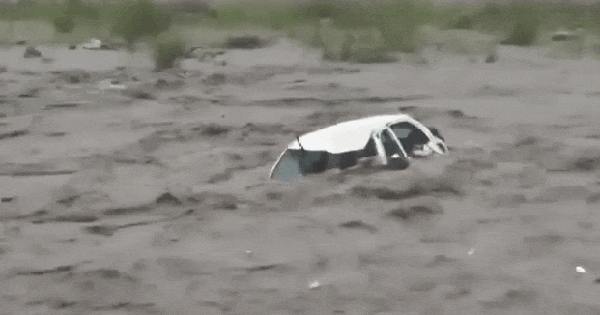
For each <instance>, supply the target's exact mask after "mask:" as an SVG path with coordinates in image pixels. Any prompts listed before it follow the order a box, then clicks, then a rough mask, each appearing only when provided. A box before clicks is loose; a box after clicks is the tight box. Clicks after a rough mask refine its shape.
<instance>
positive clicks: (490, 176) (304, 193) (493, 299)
mask: <svg viewBox="0 0 600 315" xmlns="http://www.w3.org/2000/svg"><path fill="white" fill-rule="evenodd" d="M37 48H38V49H39V50H40V51H41V52H42V53H43V54H44V55H45V56H48V58H53V59H54V60H53V61H49V60H46V61H42V60H41V59H39V58H38V59H27V60H25V59H23V49H24V47H22V46H20V48H10V49H8V48H6V49H3V50H1V51H0V60H1V62H2V63H3V64H2V65H4V66H6V72H2V73H0V116H1V117H2V118H0V197H1V198H2V200H1V202H0V315H13V314H15V315H16V314H19V315H21V314H45V315H46V314H93V315H124V314H165V315H171V314H172V315H175V314H177V315H185V314H190V315H191V314H204V315H213V314H232V315H233V314H239V315H251V314H256V315H259V314H260V315H293V314H306V315H317V314H348V315H375V314H379V315H384V314H385V315H392V314H393V315H400V314H411V315H414V314H423V315H425V314H427V315H433V314H439V315H449V314H456V315H464V314H547V315H558V314H600V124H599V123H598V122H599V121H600V75H598V74H599V73H600V62H598V61H594V60H590V59H582V60H576V61H569V60H550V59H546V58H543V57H540V56H542V54H536V53H535V49H534V48H531V49H525V48H514V47H500V48H499V52H498V55H499V56H500V58H499V59H498V60H497V61H496V62H495V63H489V64H487V63H482V62H478V63H472V62H469V61H468V60H467V59H466V58H464V59H465V60H462V59H460V58H455V57H452V58H450V57H448V59H447V61H446V59H443V58H441V59H439V60H437V61H436V62H434V63H430V64H428V65H415V64H410V63H407V62H402V61H399V62H396V63H393V64H384V65H376V64H375V65H355V64H346V63H326V62H322V61H320V60H319V58H318V56H317V57H315V56H314V53H313V52H311V51H303V50H300V48H294V46H293V45H291V44H289V43H287V44H285V45H283V44H281V45H279V46H277V45H276V46H273V47H268V48H261V49H256V50H250V51H227V52H226V53H225V54H223V55H222V56H219V58H222V59H223V60H226V61H227V65H223V64H222V63H221V64H218V63H216V62H212V61H210V62H199V61H197V60H193V59H191V60H185V61H184V62H183V63H182V66H181V67H182V68H183V69H184V70H185V71H167V72H162V73H155V72H152V68H151V67H152V62H151V60H150V59H147V60H146V59H144V57H143V56H142V55H140V56H130V55H127V54H126V53H121V52H112V51H83V50H68V49H67V48H60V47H53V46H52V47H50V46H49V47H44V46H40V47H37ZM127 58H133V59H135V60H136V62H135V63H132V64H127V65H128V66H129V67H128V68H127V69H123V68H118V69H117V67H121V66H123V65H124V64H126V63H127V62H128V61H127V60H133V59H127ZM147 58H149V57H147ZM133 77H135V79H134V78H133ZM107 80H108V81H107ZM112 81H115V82H116V83H114V84H113V85H115V84H117V83H118V84H122V85H123V88H115V87H111V84H112V83H111V82H112ZM117 81H118V82H117ZM399 113H405V114H409V115H411V116H412V117H414V118H415V119H417V120H418V121H420V122H422V123H423V124H424V125H426V126H434V127H436V128H437V129H438V130H440V132H441V133H442V135H443V136H444V139H445V142H446V144H447V146H448V149H449V153H448V154H447V155H444V156H437V157H434V158H426V159H414V160H413V161H412V163H411V165H410V167H409V168H408V169H406V170H402V171H383V170H372V169H364V168H359V167H355V168H350V169H346V170H343V171H341V170H338V169H333V170H330V171H327V172H324V173H321V174H316V175H311V176H307V177H303V178H298V179H296V180H293V181H291V182H289V183H283V182H279V181H271V180H269V178H268V176H269V171H270V169H271V166H272V164H273V163H274V162H275V160H276V159H277V157H278V156H279V154H280V153H281V152H282V151H283V150H284V149H285V148H286V146H287V145H288V144H289V143H290V142H292V141H294V140H295V139H296V137H297V136H298V135H302V134H304V133H307V132H310V131H313V130H316V129H319V128H324V127H327V126H329V125H332V124H335V123H338V122H342V121H346V120H351V119H358V118H362V117H366V116H373V115H388V114H399Z"/></svg>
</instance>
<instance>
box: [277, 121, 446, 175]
mask: <svg viewBox="0 0 600 315" xmlns="http://www.w3.org/2000/svg"><path fill="white" fill-rule="evenodd" d="M447 152H448V147H447V146H446V144H445V140H444V138H443V137H442V135H441V134H440V132H439V131H438V130H437V129H436V128H427V127H425V126H424V125H423V124H421V123H420V122H418V121H416V120H415V119H414V118H412V117H410V116H409V115H405V114H400V115H383V116H373V117H368V118H363V119H357V120H351V121H346V122H343V123H339V124H336V125H333V126H330V127H327V128H324V129H320V130H316V131H313V132H310V133H307V134H304V135H302V136H300V137H298V138H297V139H296V140H295V141H293V142H292V143H290V144H289V145H288V147H287V149H286V150H284V151H283V153H281V155H280V156H279V158H278V159H277V161H276V162H275V164H274V165H273V167H272V168H271V172H270V174H269V176H270V178H271V179H278V180H283V181H289V180H291V179H293V178H297V177H302V176H306V175H309V174H315V173H321V172H325V171H327V170H329V169H334V168H338V169H346V168H349V167H352V166H355V165H357V164H358V161H359V159H361V158H369V157H375V158H377V160H378V161H379V164H380V165H385V166H387V167H388V168H391V169H405V168H407V167H408V165H409V163H410V162H409V160H410V159H411V158H414V157H426V156H430V155H433V154H439V155H443V154H446V153H447Z"/></svg>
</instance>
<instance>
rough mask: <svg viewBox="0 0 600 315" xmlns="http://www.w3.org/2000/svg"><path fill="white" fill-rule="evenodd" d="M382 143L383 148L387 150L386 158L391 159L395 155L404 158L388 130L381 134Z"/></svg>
mask: <svg viewBox="0 0 600 315" xmlns="http://www.w3.org/2000/svg"><path fill="white" fill-rule="evenodd" d="M381 142H382V143H383V147H384V148H385V155H386V156H388V157H390V156H393V155H394V154H397V155H399V156H403V154H402V150H400V147H399V146H398V143H396V141H394V139H393V138H392V137H391V136H390V134H389V133H388V131H387V130H386V131H384V132H382V133H381Z"/></svg>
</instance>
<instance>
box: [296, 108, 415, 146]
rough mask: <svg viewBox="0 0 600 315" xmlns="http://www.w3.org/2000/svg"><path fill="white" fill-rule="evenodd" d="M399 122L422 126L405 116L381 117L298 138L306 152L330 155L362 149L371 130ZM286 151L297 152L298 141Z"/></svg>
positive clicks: (348, 122) (321, 130)
mask: <svg viewBox="0 0 600 315" xmlns="http://www.w3.org/2000/svg"><path fill="white" fill-rule="evenodd" d="M400 122H411V123H413V124H415V125H416V126H417V127H419V128H423V126H422V125H421V124H420V123H418V122H417V121H416V120H414V119H413V118H412V117H410V116H409V115H406V114H399V115H381V116H372V117H367V118H362V119H356V120H350V121H345V122H342V123H338V124H336V125H333V126H330V127H327V128H323V129H319V130H316V131H313V132H309V133H306V134H304V135H302V136H300V144H301V145H302V148H304V149H305V150H308V151H327V152H329V153H332V154H336V153H343V152H349V151H357V150H361V149H363V148H364V147H365V146H366V145H367V143H368V141H369V138H370V136H371V132H372V131H373V130H379V129H383V128H386V127H388V126H390V125H393V124H396V123H400ZM288 149H296V150H299V149H300V146H299V145H298V140H295V141H293V142H292V143H290V145H289V146H288Z"/></svg>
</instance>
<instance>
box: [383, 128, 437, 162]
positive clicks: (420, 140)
mask: <svg viewBox="0 0 600 315" xmlns="http://www.w3.org/2000/svg"><path fill="white" fill-rule="evenodd" d="M390 129H392V130H393V131H394V134H395V135H396V137H398V140H400V143H402V146H403V147H404V149H405V150H406V153H407V154H408V155H411V154H412V152H413V151H414V149H415V146H420V145H424V144H426V143H427V142H429V137H427V135H425V133H424V132H423V131H422V130H421V129H419V128H417V127H416V126H415V125H413V124H411V123H409V122H401V123H398V124H395V125H392V126H390Z"/></svg>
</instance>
